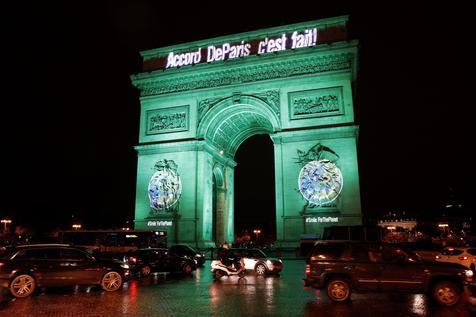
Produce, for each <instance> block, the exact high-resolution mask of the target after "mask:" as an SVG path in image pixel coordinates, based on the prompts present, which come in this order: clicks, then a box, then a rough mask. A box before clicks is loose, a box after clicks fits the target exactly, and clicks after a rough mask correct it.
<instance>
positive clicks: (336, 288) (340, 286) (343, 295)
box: [327, 279, 350, 302]
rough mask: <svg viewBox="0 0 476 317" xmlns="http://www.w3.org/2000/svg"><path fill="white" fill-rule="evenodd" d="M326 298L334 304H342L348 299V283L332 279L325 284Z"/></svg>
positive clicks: (344, 280)
mask: <svg viewBox="0 0 476 317" xmlns="http://www.w3.org/2000/svg"><path fill="white" fill-rule="evenodd" d="M327 296H329V298H330V299H331V300H332V301H334V302H344V301H346V300H348V299H349V298H350V283H349V281H348V280H346V279H333V280H331V281H330V282H329V283H328V284H327Z"/></svg>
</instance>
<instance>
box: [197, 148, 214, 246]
mask: <svg viewBox="0 0 476 317" xmlns="http://www.w3.org/2000/svg"><path fill="white" fill-rule="evenodd" d="M212 168H213V164H212V158H211V157H210V154H209V153H207V152H206V151H203V150H201V151H197V180H196V183H197V187H196V189H197V195H196V197H197V198H196V217H197V223H198V228H197V244H198V245H199V246H200V247H207V246H214V242H213V241H212V227H213V224H212V219H213V214H212V213H213V210H212V208H213V201H212V199H213V194H212V191H213V184H212V179H211V178H212V175H213V172H212Z"/></svg>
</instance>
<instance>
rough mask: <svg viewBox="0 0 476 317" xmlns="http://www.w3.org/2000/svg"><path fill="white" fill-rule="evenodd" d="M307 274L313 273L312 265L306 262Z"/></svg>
mask: <svg viewBox="0 0 476 317" xmlns="http://www.w3.org/2000/svg"><path fill="white" fill-rule="evenodd" d="M306 275H311V266H310V265H309V264H306Z"/></svg>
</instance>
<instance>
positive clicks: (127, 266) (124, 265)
mask: <svg viewBox="0 0 476 317" xmlns="http://www.w3.org/2000/svg"><path fill="white" fill-rule="evenodd" d="M121 267H122V268H123V269H129V265H128V264H126V263H122V264H121Z"/></svg>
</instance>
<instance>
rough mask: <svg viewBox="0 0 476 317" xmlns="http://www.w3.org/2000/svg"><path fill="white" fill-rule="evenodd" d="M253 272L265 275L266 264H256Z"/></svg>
mask: <svg viewBox="0 0 476 317" xmlns="http://www.w3.org/2000/svg"><path fill="white" fill-rule="evenodd" d="M255 272H256V274H258V275H265V274H266V266H264V264H261V263H260V264H258V265H257V266H256V267H255Z"/></svg>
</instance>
